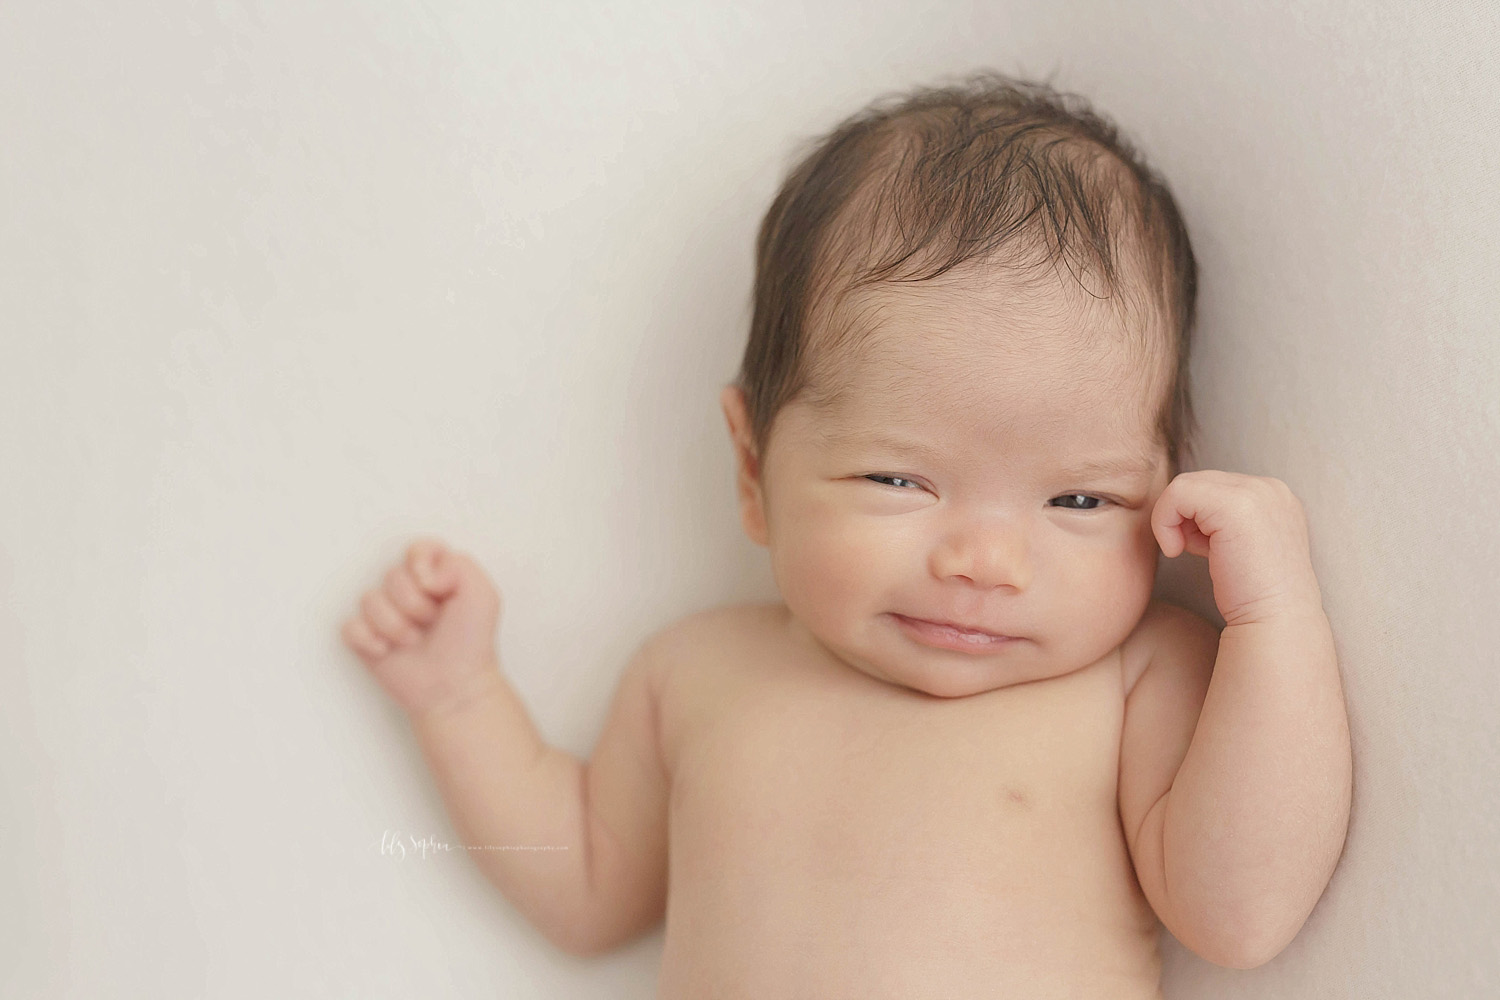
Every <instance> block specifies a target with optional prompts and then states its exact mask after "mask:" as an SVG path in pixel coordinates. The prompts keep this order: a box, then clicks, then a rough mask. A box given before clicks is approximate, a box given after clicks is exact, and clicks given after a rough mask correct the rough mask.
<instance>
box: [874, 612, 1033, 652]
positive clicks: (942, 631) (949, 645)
mask: <svg viewBox="0 0 1500 1000" xmlns="http://www.w3.org/2000/svg"><path fill="white" fill-rule="evenodd" d="M891 617H892V618H894V619H896V621H897V623H898V624H900V626H901V627H902V628H903V629H905V630H906V634H907V635H909V636H911V637H912V638H913V639H915V640H916V641H917V642H920V643H922V644H923V645H924V646H936V647H937V648H938V649H953V650H957V651H958V652H960V653H988V652H990V651H992V650H995V649H999V648H1000V647H1001V646H1008V645H1010V644H1011V643H1013V642H1019V641H1020V640H1018V639H1016V638H1015V637H1013V636H1008V635H989V634H987V633H984V632H965V631H964V630H963V629H957V628H953V627H952V626H949V625H939V624H937V623H936V622H929V621H923V620H922V619H920V618H907V617H906V616H905V615H898V614H895V613H894V612H892V614H891Z"/></svg>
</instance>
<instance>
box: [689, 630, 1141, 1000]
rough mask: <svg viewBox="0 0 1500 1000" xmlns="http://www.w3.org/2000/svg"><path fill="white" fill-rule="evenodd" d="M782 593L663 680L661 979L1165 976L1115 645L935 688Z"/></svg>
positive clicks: (868, 987) (1114, 981) (1011, 980)
mask: <svg viewBox="0 0 1500 1000" xmlns="http://www.w3.org/2000/svg"><path fill="white" fill-rule="evenodd" d="M785 615H786V612H785V609H784V608H782V607H781V606H778V605H764V606H751V607H743V608H734V609H724V610H722V611H719V612H715V613H713V614H712V615H711V616H709V618H707V619H706V621H708V622H710V623H711V626H710V627H708V628H705V630H704V631H703V632H702V633H701V634H702V636H703V641H702V642H700V643H697V644H695V649H697V647H698V646H701V647H702V648H701V652H698V653H697V655H694V656H692V657H690V658H688V660H686V661H684V662H681V663H675V664H673V667H672V669H671V671H670V673H669V674H668V676H667V678H666V680H665V682H664V684H663V688H662V710H661V711H662V716H661V724H662V739H663V752H664V755H665V758H666V764H667V767H668V769H669V771H670V773H671V778H672V790H671V806H670V810H671V812H670V852H671V855H670V858H671V860H670V884H669V889H668V902H667V915H666V943H665V949H664V954H663V961H662V969H661V977H660V993H661V996H662V997H663V998H665V1000H677V998H708V997H713V998H720V997H723V998H730V997H753V998H757V1000H780V998H785V997H819V998H823V1000H840V998H845V997H848V998H859V1000H879V998H886V997H890V998H900V1000H915V998H925V997H934V998H937V997H941V998H945V1000H959V998H966V997H1026V998H1034V1000H1043V998H1048V997H1071V998H1092V997H1099V998H1110V1000H1131V998H1137V997H1139V998H1158V997H1160V995H1161V994H1160V992H1159V989H1158V981H1159V974H1160V959H1159V955H1158V951H1157V938H1158V931H1159V926H1160V925H1159V924H1158V922H1157V920H1156V917H1155V914H1154V913H1153V912H1152V910H1151V908H1150V905H1149V904H1148V903H1147V901H1146V899H1145V897H1144V896H1143V895H1142V893H1141V891H1140V888H1139V885H1138V884H1137V882H1136V880H1135V875H1134V872H1133V870H1132V869H1131V866H1130V858H1129V854H1128V849H1127V847H1126V842H1125V838H1124V834H1123V831H1122V829H1121V826H1120V819H1119V812H1118V805H1117V799H1116V781H1117V775H1118V762H1119V746H1120V731H1121V721H1122V716H1123V688H1122V684H1121V674H1120V658H1119V655H1118V653H1112V654H1111V655H1109V656H1107V657H1105V658H1104V659H1103V660H1101V661H1099V662H1098V663H1095V664H1093V665H1091V666H1089V667H1086V668H1083V669H1081V670H1078V671H1075V672H1073V673H1070V674H1068V675H1066V676H1063V677H1058V678H1054V679H1050V680H1044V681H1037V682H1033V683H1030V684H1022V685H1017V686H1014V687H1009V688H1002V689H1000V690H997V691H992V692H988V693H986V694H981V695H975V696H973V697H969V698H959V699H939V698H933V697H930V696H927V695H924V694H920V693H917V692H914V691H909V690H906V689H903V688H899V687H896V686H893V685H889V684H885V683H883V682H880V681H877V680H875V679H873V678H870V677H867V676H866V675H864V674H861V673H859V672H858V671H855V670H853V669H852V668H850V667H848V666H845V665H843V664H838V663H837V661H833V660H832V659H831V658H828V657H826V654H825V656H824V657H821V658H820V657H816V656H813V655H810V654H809V652H808V651H807V650H806V649H805V647H800V646H797V645H794V644H793V643H791V642H790V641H789V639H788V638H787V636H788V633H787V631H786V628H785V621H786V618H785Z"/></svg>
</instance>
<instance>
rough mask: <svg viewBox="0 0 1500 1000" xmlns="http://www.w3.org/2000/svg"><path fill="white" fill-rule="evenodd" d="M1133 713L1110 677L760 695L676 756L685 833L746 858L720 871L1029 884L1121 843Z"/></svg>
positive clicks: (730, 708) (677, 806) (679, 819)
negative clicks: (1033, 877)
mask: <svg viewBox="0 0 1500 1000" xmlns="http://www.w3.org/2000/svg"><path fill="white" fill-rule="evenodd" d="M1090 669H1091V670H1092V669H1093V668H1090ZM1122 711H1123V706H1122V704H1121V695H1120V688H1119V682H1118V676H1117V675H1116V676H1115V677H1113V678H1111V677H1110V676H1109V672H1108V671H1107V670H1106V669H1099V670H1095V671H1093V673H1092V674H1090V673H1088V672H1086V671H1080V672H1079V674H1076V675H1069V676H1068V677H1064V678H1057V679H1054V680H1051V681H1047V682H1043V683H1040V684H1032V685H1025V686H1024V687H1022V688H1017V689H1012V690H1002V691H998V692H991V693H989V694H987V695H982V696H976V697H973V698H967V699H952V700H944V699H925V698H924V699H904V698H880V697H873V698H867V697H861V696H859V695H857V694H856V695H853V696H850V697H847V698H840V697H838V692H832V691H827V690H825V689H819V688H813V689H811V690H808V691H802V692H797V691H793V690H781V689H779V688H777V687H776V686H774V685H771V686H768V687H767V688H766V689H762V690H760V691H759V692H754V691H750V690H747V691H744V692H741V694H740V697H739V698H738V699H736V700H735V701H734V702H733V703H731V704H729V705H727V706H726V707H725V709H724V710H723V712H722V714H721V715H719V717H717V718H716V719H715V720H714V724H713V725H708V726H703V727H701V728H700V729H698V730H697V731H696V732H695V733H694V734H693V735H694V737H695V738H694V739H691V740H688V741H684V743H683V745H682V746H680V747H679V753H678V760H677V761H676V764H677V766H676V768H675V773H674V778H673V790H672V803H673V814H674V827H675V829H674V833H679V834H681V835H682V836H683V837H684V838H686V839H689V840H691V841H695V842H698V843H700V844H703V845H719V846H723V847H727V846H728V845H733V848H734V849H733V850H726V851H725V852H724V853H723V855H722V856H721V857H719V858H717V859H716V860H717V864H718V865H719V866H721V867H733V866H734V865H736V864H740V865H745V866H755V867H756V868H758V869H760V870H761V871H762V872H764V871H765V870H767V869H771V870H782V871H787V872H796V871H801V872H816V873H818V875H819V877H823V878H834V877H837V876H839V874H840V873H844V874H847V875H850V876H854V875H855V874H856V873H860V874H862V875H866V876H867V875H869V874H870V873H872V872H873V873H877V874H879V873H883V874H885V875H888V876H890V877H892V878H902V877H911V878H916V879H921V880H924V881H925V880H930V879H932V878H944V877H954V878H968V877H971V876H972V875H973V874H974V872H973V871H972V869H973V868H975V867H978V868H982V869H983V871H984V872H987V873H988V874H989V875H990V876H992V877H1001V878H1004V877H1023V878H1024V877H1025V873H1026V872H1034V871H1035V870H1036V867H1037V862H1038V860H1039V859H1040V858H1042V857H1044V856H1046V855H1049V854H1057V853H1059V852H1062V853H1068V852H1073V851H1076V850H1077V849H1079V848H1080V847H1082V846H1083V845H1084V844H1085V843H1092V842H1096V841H1097V840H1098V839H1099V838H1100V837H1101V836H1105V837H1109V836H1111V835H1112V834H1113V827H1114V826H1115V825H1116V824H1117V822H1118V812H1117V808H1118V807H1117V798H1116V792H1117V786H1116V781H1117V775H1118V764H1119V759H1118V753H1119V737H1120V725H1121V715H1122ZM682 846H684V847H687V846H689V845H687V844H683V845H682ZM684 860H686V859H684ZM1007 860H1009V861H1012V862H1014V864H1013V865H1008V864H1007V863H1006V862H1007Z"/></svg>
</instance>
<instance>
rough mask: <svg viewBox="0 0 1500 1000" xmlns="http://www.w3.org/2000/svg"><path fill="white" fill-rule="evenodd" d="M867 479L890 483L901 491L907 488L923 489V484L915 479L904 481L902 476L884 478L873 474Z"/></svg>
mask: <svg viewBox="0 0 1500 1000" xmlns="http://www.w3.org/2000/svg"><path fill="white" fill-rule="evenodd" d="M865 478H866V479H869V480H872V481H874V482H877V483H890V484H891V485H892V486H895V487H898V488H900V489H905V488H906V487H907V486H915V487H916V488H917V489H921V488H922V484H921V483H919V482H917V481H916V480H915V479H903V478H901V477H900V476H882V475H878V474H871V475H868V476H866V477H865Z"/></svg>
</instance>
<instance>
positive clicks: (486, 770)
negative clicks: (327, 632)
mask: <svg viewBox="0 0 1500 1000" xmlns="http://www.w3.org/2000/svg"><path fill="white" fill-rule="evenodd" d="M428 560H430V561H431V562H430V563H429V562H428ZM424 579H426V580H427V582H426V583H423V582H419V581H421V580H424ZM492 608H493V612H494V613H493V614H491V613H490V612H491V609H492ZM497 621H498V597H497V596H495V595H494V594H493V588H491V587H489V586H488V580H487V579H486V578H485V577H484V575H483V572H482V571H481V570H479V568H478V567H477V566H476V565H475V564H474V563H473V562H472V561H471V560H468V559H467V558H466V557H464V556H462V555H461V554H459V553H453V552H448V551H446V550H443V549H442V548H441V547H440V546H437V545H435V544H433V543H419V544H418V545H414V546H413V547H412V549H411V551H410V553H409V554H408V559H407V565H406V566H405V567H402V568H400V569H398V570H393V571H392V573H391V575H389V576H387V578H386V585H385V590H384V591H383V592H372V595H367V597H366V600H365V603H364V617H363V619H357V620H355V621H351V622H350V623H349V625H347V626H346V628H345V639H346V641H348V642H349V644H350V645H351V646H353V647H354V648H355V649H356V651H358V652H360V654H361V657H362V658H363V659H365V662H366V664H367V665H369V666H370V668H371V670H372V672H373V673H375V675H376V678H377V680H379V681H380V682H381V684H382V686H384V687H385V688H386V690H387V692H388V693H390V694H391V695H392V697H393V698H395V699H396V700H397V701H398V703H400V704H401V705H402V706H403V708H405V709H406V710H407V713H408V717H409V718H410V720H411V723H412V727H413V730H414V731H415V733H416V736H417V739H418V741H419V743H420V745H421V748H422V754H423V756H424V758H425V759H426V761H427V764H428V766H429V768H430V769H431V770H432V773H433V775H434V777H435V778H436V779H437V784H438V788H439V789H440V791H441V793H442V796H443V800H444V802H445V803H446V805H447V809H448V813H449V816H450V818H451V819H452V821H453V825H454V828H455V830H456V831H457V833H458V834H459V836H460V837H461V838H462V839H463V842H464V844H465V845H468V846H469V847H471V848H473V849H471V850H470V851H469V853H470V854H471V855H472V856H473V858H474V860H475V863H476V864H478V866H479V868H480V870H481V871H483V872H484V874H485V875H486V876H487V877H488V878H489V879H490V881H491V882H493V883H494V884H495V885H496V886H497V887H498V888H499V889H500V891H501V892H502V893H504V895H505V896H506V898H508V899H509V900H510V901H511V903H512V904H513V905H514V906H515V907H516V908H517V909H518V910H520V911H521V912H522V913H523V914H524V915H525V916H526V917H527V919H529V920H530V921H531V922H532V924H533V925H535V926H536V927H537V928H538V929H539V930H540V931H541V932H542V933H543V934H545V935H546V936H547V938H548V939H549V940H551V941H552V942H554V943H555V944H556V945H558V946H559V947H560V948H563V949H564V950H566V951H568V952H571V953H574V954H595V953H598V952H602V951H606V950H608V949H609V948H611V947H613V946H615V945H617V944H621V943H623V942H625V941H627V940H629V939H630V938H632V937H634V936H636V935H637V934H639V933H641V932H643V931H645V930H647V929H649V928H650V927H652V926H653V925H655V924H656V923H657V922H658V921H659V920H660V919H661V917H662V914H663V912H664V909H665V902H666V873H667V836H666V823H667V817H666V810H667V779H666V774H665V771H664V769H663V767H662V764H661V756H660V753H659V751H658V740H657V726H656V719H657V713H656V697H657V691H658V682H659V680H660V672H661V669H662V666H663V664H664V658H663V657H662V656H661V654H660V649H661V647H660V644H658V643H653V642H651V641H648V642H646V643H645V644H644V645H643V646H642V647H641V648H640V650H639V651H638V652H637V653H636V655H635V656H634V658H633V659H632V660H631V662H630V663H629V664H628V665H627V667H626V669H625V671H624V674H623V676H622V679H621V681H620V685H619V688H618V691H617V692H616V694H615V697H614V701H613V704H612V705H611V707H610V710H609V714H608V718H607V719H606V721H605V724H604V730H603V732H602V734H601V735H600V738H599V742H598V744H597V746H596V747H595V749H594V753H593V755H592V756H591V757H590V759H589V760H588V761H587V762H584V761H580V760H579V759H578V758H576V757H574V756H573V755H571V754H568V753H564V752H563V751H561V750H558V749H556V748H554V747H551V746H548V745H547V744H546V743H545V742H544V741H543V740H542V738H541V735H540V734H539V733H538V732H537V729H536V727H535V725H534V724H533V722H532V720H531V718H530V716H529V715H528V714H527V712H526V709H525V706H524V705H522V703H521V700H520V698H519V697H517V695H516V693H515V691H514V689H513V688H512V687H511V685H510V684H509V683H508V682H507V681H506V679H505V677H504V675H503V674H501V673H500V670H499V661H498V657H497V656H496V654H495V651H494V631H493V630H494V624H495V623H496V622H497ZM424 623H425V624H424ZM385 637H390V638H385ZM382 639H384V640H385V641H384V643H383V646H384V653H382V652H381V650H382V643H381V641H380V640H382ZM392 639H395V640H399V642H393V641H392ZM481 640H483V641H481ZM537 847H541V848H552V849H548V850H529V849H525V848H537Z"/></svg>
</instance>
